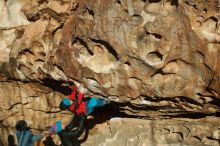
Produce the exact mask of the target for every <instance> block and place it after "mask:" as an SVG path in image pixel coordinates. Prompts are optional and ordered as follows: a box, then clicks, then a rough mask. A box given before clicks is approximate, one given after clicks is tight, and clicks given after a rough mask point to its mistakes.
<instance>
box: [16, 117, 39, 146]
mask: <svg viewBox="0 0 220 146" xmlns="http://www.w3.org/2000/svg"><path fill="white" fill-rule="evenodd" d="M15 129H16V136H17V142H18V146H34V141H37V140H40V139H42V138H43V136H42V135H33V134H32V131H31V130H30V128H29V127H28V126H27V122H26V121H24V120H20V121H18V122H17V123H16V125H15Z"/></svg>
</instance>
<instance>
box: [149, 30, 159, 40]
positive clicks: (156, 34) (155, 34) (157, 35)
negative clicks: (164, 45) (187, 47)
mask: <svg viewBox="0 0 220 146" xmlns="http://www.w3.org/2000/svg"><path fill="white" fill-rule="evenodd" d="M146 34H147V35H153V36H154V37H155V38H157V39H162V35H160V34H158V33H151V32H148V31H146Z"/></svg>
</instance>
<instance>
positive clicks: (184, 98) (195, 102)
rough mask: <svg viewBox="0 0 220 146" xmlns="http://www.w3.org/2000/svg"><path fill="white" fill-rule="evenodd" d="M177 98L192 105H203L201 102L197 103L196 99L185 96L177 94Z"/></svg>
mask: <svg viewBox="0 0 220 146" xmlns="http://www.w3.org/2000/svg"><path fill="white" fill-rule="evenodd" d="M177 98H178V99H180V101H182V102H185V103H191V104H194V105H199V106H203V104H201V103H199V102H198V101H195V100H193V99H191V98H189V97H186V96H178V97H177Z"/></svg>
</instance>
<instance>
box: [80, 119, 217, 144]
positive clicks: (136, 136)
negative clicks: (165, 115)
mask: <svg viewBox="0 0 220 146" xmlns="http://www.w3.org/2000/svg"><path fill="white" fill-rule="evenodd" d="M213 121H215V120H213ZM218 127H219V123H215V124H213V123H212V124H207V123H206V124H204V123H201V122H199V121H194V122H192V121H191V122H190V121H188V122H183V121H176V120H160V121H158V120H140V119H126V118H125V119H120V118H113V119H111V120H110V121H109V122H107V123H105V124H102V125H96V126H95V127H94V128H93V130H91V132H90V137H89V138H88V139H87V141H86V142H85V143H84V144H82V145H99V146H112V145H114V146H116V145H117V146H118V145H123V146H198V145H201V146H207V145H210V146H211V145H216V146H217V145H219V134H220V133H219V132H220V131H219V129H218ZM97 133H98V134H97Z"/></svg>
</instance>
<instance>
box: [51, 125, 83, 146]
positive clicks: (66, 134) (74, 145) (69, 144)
mask: <svg viewBox="0 0 220 146" xmlns="http://www.w3.org/2000/svg"><path fill="white" fill-rule="evenodd" d="M79 129H80V128H78V130H79ZM78 130H74V131H73V130H66V129H62V123H61V121H56V123H55V124H54V125H53V126H52V127H51V128H50V129H49V134H50V135H52V134H55V133H57V134H58V136H59V138H60V141H61V143H62V145H63V146H80V144H79V143H78V140H77V137H78V136H77V133H79V132H77V131H78Z"/></svg>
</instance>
